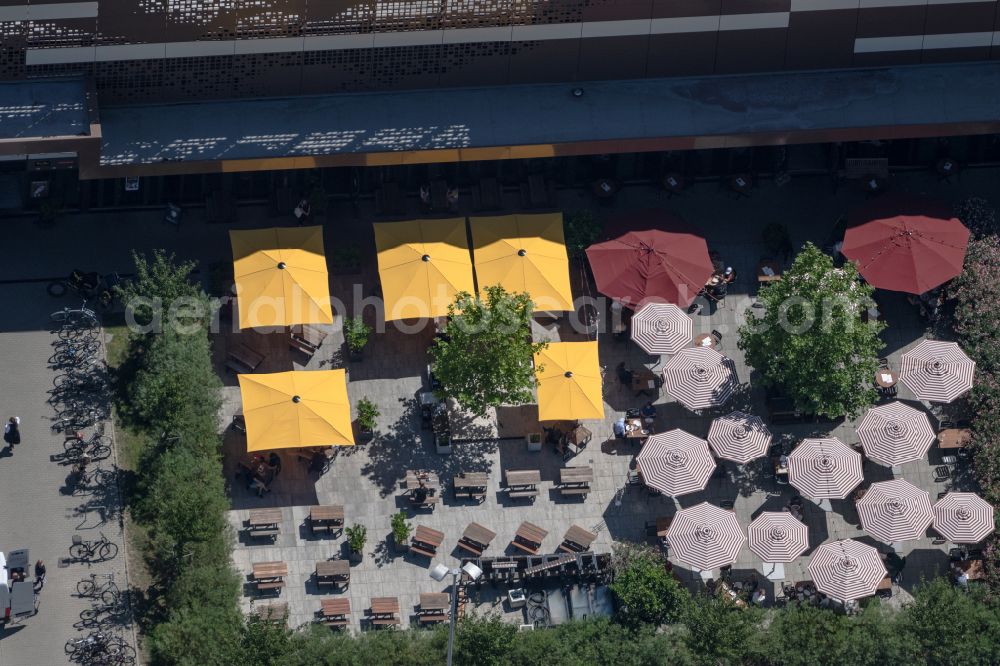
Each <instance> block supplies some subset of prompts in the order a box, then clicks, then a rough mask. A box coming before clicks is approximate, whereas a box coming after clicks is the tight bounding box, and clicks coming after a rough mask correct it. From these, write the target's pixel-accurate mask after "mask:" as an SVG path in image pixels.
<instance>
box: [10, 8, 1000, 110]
mask: <svg viewBox="0 0 1000 666" xmlns="http://www.w3.org/2000/svg"><path fill="white" fill-rule="evenodd" d="M997 58H1000V13H998V2H997V0H981V1H964V2H963V1H957V2H956V1H955V0H91V1H84V2H78V1H73V2H64V1H61V0H42V1H38V2H36V1H34V0H30V1H29V0H0V80H23V79H31V78H43V77H63V76H77V75H82V76H84V77H88V78H89V79H90V80H92V81H93V86H94V88H95V89H96V91H97V94H98V97H99V100H100V103H101V104H102V105H104V106H106V105H121V104H132V103H165V102H166V103H169V102H183V101H201V100H205V99H228V98H250V97H262V96H268V97H275V96H296V95H319V94H330V93H339V92H347V91H375V90H377V91H387V90H407V89H425V88H441V87H455V86H499V85H507V84H528V83H553V82H577V81H592V80H606V79H641V78H645V77H648V78H658V77H675V76H702V75H713V74H740V73H751V72H773V71H787V70H810V69H840V68H858V67H880V66H899V65H912V64H920V63H941V62H952V61H976V60H989V59H997Z"/></svg>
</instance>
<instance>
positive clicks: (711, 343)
mask: <svg viewBox="0 0 1000 666" xmlns="http://www.w3.org/2000/svg"><path fill="white" fill-rule="evenodd" d="M691 344H692V345H694V346H695V347H709V348H710V349H715V347H716V344H717V343H716V341H715V336H713V335H711V334H709V333H699V334H698V335H696V336H694V339H693V340H692V341H691Z"/></svg>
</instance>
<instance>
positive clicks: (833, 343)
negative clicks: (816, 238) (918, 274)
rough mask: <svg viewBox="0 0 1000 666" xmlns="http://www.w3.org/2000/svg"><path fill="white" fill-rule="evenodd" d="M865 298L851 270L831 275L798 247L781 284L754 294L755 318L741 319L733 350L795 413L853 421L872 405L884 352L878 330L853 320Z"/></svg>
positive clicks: (812, 250) (814, 253)
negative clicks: (740, 352)
mask: <svg viewBox="0 0 1000 666" xmlns="http://www.w3.org/2000/svg"><path fill="white" fill-rule="evenodd" d="M872 292H873V289H872V287H871V286H870V285H867V284H864V283H863V282H861V281H860V280H859V279H858V273H857V270H856V269H855V267H854V265H853V264H851V263H847V264H844V266H843V267H840V268H837V267H835V266H834V265H833V259H832V258H831V257H830V256H829V255H827V254H824V253H823V252H821V251H820V250H819V249H817V248H816V247H815V246H814V245H812V244H811V243H810V244H806V246H805V247H804V248H803V249H802V252H801V253H799V255H798V256H797V257H796V258H795V261H794V263H793V264H792V266H791V268H789V269H788V271H787V272H786V273H785V274H784V275H783V276H782V279H781V280H776V281H774V282H770V283H768V284H767V285H766V286H763V287H761V290H760V294H759V295H758V300H759V301H760V303H761V305H763V316H757V315H756V314H754V311H753V310H751V311H749V312H748V314H747V321H746V323H745V324H744V325H743V326H742V327H741V328H740V331H739V347H740V349H742V350H743V351H744V352H745V353H746V359H747V363H748V364H749V365H751V366H753V367H754V368H755V369H756V370H757V371H758V372H760V374H761V376H762V377H763V379H764V382H765V383H766V384H767V385H769V386H776V387H779V388H780V390H781V391H782V393H784V394H785V395H786V396H788V397H789V398H790V399H791V400H792V401H793V402H794V403H795V406H796V408H797V409H799V410H801V411H802V412H804V413H807V414H817V415H820V416H824V417H828V418H839V417H841V416H852V417H853V416H856V415H857V414H859V413H860V412H861V411H862V410H864V409H865V408H867V407H868V406H870V405H871V404H872V403H874V402H875V399H876V397H877V396H876V393H875V390H874V389H873V388H872V380H873V378H874V376H875V372H876V370H877V369H878V360H877V359H878V353H879V351H880V350H881V349H882V347H883V346H884V344H883V342H882V341H881V339H880V338H879V333H880V332H881V331H882V329H883V328H884V327H885V325H884V324H882V323H880V322H876V321H870V322H867V323H863V322H862V319H861V316H862V313H863V312H865V311H866V310H867V309H868V308H869V307H870V306H871V305H872V304H873V301H872Z"/></svg>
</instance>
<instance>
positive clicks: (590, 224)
mask: <svg viewBox="0 0 1000 666" xmlns="http://www.w3.org/2000/svg"><path fill="white" fill-rule="evenodd" d="M563 229H564V232H565V235H566V250H567V252H568V253H569V256H570V258H573V259H578V258H580V257H583V256H584V253H585V251H586V249H587V248H588V247H590V246H591V245H593V244H594V243H596V242H597V241H598V240H600V238H601V234H602V233H603V232H604V228H603V225H602V224H601V221H600V220H598V219H597V218H595V217H594V214H593V213H591V212H590V211H589V210H578V211H576V212H573V213H569V214H568V215H566V217H565V220H564V222H563Z"/></svg>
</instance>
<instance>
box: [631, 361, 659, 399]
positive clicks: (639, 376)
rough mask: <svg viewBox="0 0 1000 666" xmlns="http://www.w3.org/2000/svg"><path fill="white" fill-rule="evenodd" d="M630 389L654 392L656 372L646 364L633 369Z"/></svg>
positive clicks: (637, 391)
mask: <svg viewBox="0 0 1000 666" xmlns="http://www.w3.org/2000/svg"><path fill="white" fill-rule="evenodd" d="M632 390H633V391H635V392H636V393H649V394H652V393H655V392H656V391H657V384H656V373H655V372H653V371H652V370H650V369H649V368H647V367H646V366H641V367H639V368H636V369H635V370H633V371H632Z"/></svg>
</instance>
